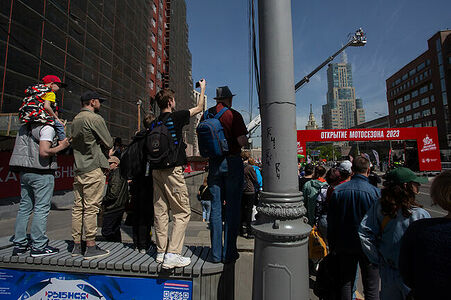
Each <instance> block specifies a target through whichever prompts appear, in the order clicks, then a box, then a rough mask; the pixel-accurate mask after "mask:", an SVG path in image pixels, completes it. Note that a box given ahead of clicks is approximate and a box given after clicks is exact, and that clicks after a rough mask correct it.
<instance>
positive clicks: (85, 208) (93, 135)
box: [71, 92, 113, 259]
mask: <svg viewBox="0 0 451 300" xmlns="http://www.w3.org/2000/svg"><path fill="white" fill-rule="evenodd" d="M103 101H105V99H104V98H102V97H101V96H100V95H99V94H98V93H96V92H86V93H84V94H83V95H82V96H81V103H82V109H81V111H80V113H79V114H78V115H76V116H75V118H74V120H73V121H72V128H71V136H72V148H73V149H74V158H75V178H74V194H75V200H74V207H73V208H72V238H73V239H74V248H73V250H72V256H78V255H82V254H83V253H82V249H81V240H82V236H83V232H84V234H85V238H86V251H85V253H84V258H85V259H92V258H99V257H103V256H106V255H108V253H109V252H108V250H103V249H100V248H99V247H98V246H97V245H96V242H95V237H96V234H97V214H98V212H99V210H100V204H101V201H102V197H103V192H104V188H105V175H104V170H106V169H108V168H109V165H108V157H109V152H110V150H111V148H112V147H113V138H112V137H111V135H110V133H109V131H108V129H107V127H106V124H105V120H104V119H103V118H102V117H101V116H100V115H99V114H98V112H99V109H100V103H101V102H103Z"/></svg>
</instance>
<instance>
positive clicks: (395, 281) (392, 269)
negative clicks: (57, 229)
mask: <svg viewBox="0 0 451 300" xmlns="http://www.w3.org/2000/svg"><path fill="white" fill-rule="evenodd" d="M426 182H427V179H426V178H424V177H418V176H416V175H415V173H414V172H412V171H411V170H410V169H408V168H396V169H394V170H393V171H391V172H390V173H388V174H387V176H386V181H385V182H384V188H383V189H382V191H381V199H380V200H379V201H378V202H377V203H376V204H375V205H373V206H372V207H371V208H370V209H369V211H368V212H367V213H366V215H365V217H364V218H363V220H362V223H361V224H360V228H359V236H360V242H361V244H362V249H363V252H364V253H365V254H366V256H367V257H368V259H369V260H370V262H371V263H372V264H374V265H378V266H379V275H380V279H381V291H380V298H381V299H382V300H396V299H400V300H402V299H406V297H407V295H408V294H409V291H410V289H409V288H408V287H407V286H406V285H405V284H404V282H403V281H402V279H401V275H400V274H399V250H400V244H401V238H402V236H403V235H404V232H405V231H406V230H407V228H408V227H409V225H410V224H411V223H412V222H414V221H416V220H419V219H423V218H430V217H431V216H430V215H429V213H428V212H427V211H426V210H424V209H422V208H421V207H420V205H419V204H418V203H417V202H416V200H415V195H417V194H418V193H419V191H420V190H419V187H420V183H426Z"/></svg>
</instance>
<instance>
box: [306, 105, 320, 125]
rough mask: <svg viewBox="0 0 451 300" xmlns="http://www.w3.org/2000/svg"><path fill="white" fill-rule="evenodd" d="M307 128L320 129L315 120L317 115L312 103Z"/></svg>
mask: <svg viewBox="0 0 451 300" xmlns="http://www.w3.org/2000/svg"><path fill="white" fill-rule="evenodd" d="M305 129H306V130H312V129H318V125H317V124H316V121H315V116H314V115H313V111H312V105H311V104H310V115H309V116H308V122H307V126H305Z"/></svg>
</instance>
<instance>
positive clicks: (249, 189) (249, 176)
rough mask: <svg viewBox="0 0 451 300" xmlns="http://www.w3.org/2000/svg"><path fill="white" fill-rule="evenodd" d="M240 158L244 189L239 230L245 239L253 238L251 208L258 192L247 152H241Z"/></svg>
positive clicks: (254, 174)
mask: <svg viewBox="0 0 451 300" xmlns="http://www.w3.org/2000/svg"><path fill="white" fill-rule="evenodd" d="M241 158H242V159H243V164H244V189H243V198H242V200H241V228H240V235H241V236H242V237H245V238H254V235H253V234H252V228H251V222H252V207H253V206H254V204H255V198H256V192H258V179H257V173H256V172H255V169H254V167H253V166H252V165H251V164H250V163H249V160H251V159H252V158H251V156H250V153H249V151H242V152H241Z"/></svg>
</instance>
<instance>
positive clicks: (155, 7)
mask: <svg viewBox="0 0 451 300" xmlns="http://www.w3.org/2000/svg"><path fill="white" fill-rule="evenodd" d="M152 10H153V12H154V13H157V6H156V5H155V3H152ZM152 90H153V88H152Z"/></svg>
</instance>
